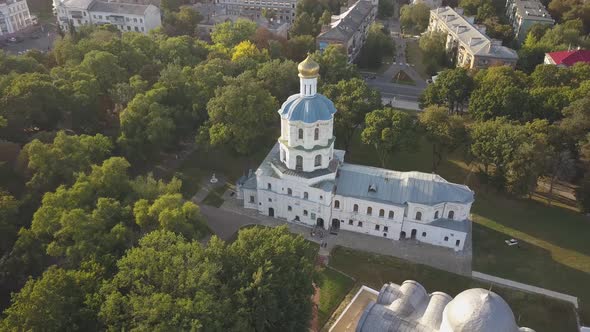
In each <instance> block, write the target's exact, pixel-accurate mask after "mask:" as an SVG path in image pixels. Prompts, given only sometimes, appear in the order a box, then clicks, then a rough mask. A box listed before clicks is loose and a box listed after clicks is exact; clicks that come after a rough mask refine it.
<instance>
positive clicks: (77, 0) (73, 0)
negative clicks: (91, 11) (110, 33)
mask: <svg viewBox="0 0 590 332" xmlns="http://www.w3.org/2000/svg"><path fill="white" fill-rule="evenodd" d="M93 1H94V0H65V1H62V2H61V4H63V5H64V6H65V7H67V8H78V9H88V7H89V6H90V5H91V4H92V2H93Z"/></svg>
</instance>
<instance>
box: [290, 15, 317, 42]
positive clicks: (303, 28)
mask: <svg viewBox="0 0 590 332" xmlns="http://www.w3.org/2000/svg"><path fill="white" fill-rule="evenodd" d="M289 32H290V34H291V35H293V36H304V35H309V36H317V35H318V33H319V32H320V25H319V24H318V22H317V21H316V20H315V19H314V18H313V17H312V16H311V15H309V14H308V13H306V12H304V13H301V15H297V16H296V17H295V20H293V25H292V26H291V29H290V31H289Z"/></svg>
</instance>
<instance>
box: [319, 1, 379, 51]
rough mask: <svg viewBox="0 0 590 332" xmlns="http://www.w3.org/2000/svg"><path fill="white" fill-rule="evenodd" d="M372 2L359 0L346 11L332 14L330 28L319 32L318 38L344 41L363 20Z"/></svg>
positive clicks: (371, 6)
mask: <svg viewBox="0 0 590 332" xmlns="http://www.w3.org/2000/svg"><path fill="white" fill-rule="evenodd" d="M372 9H373V4H372V3H371V2H370V1H367V0H359V1H357V2H356V3H355V4H354V5H352V6H351V7H350V8H348V10H347V11H345V12H344V13H342V14H340V15H334V16H332V23H331V24H330V29H329V30H327V31H325V32H323V33H321V34H320V35H319V36H318V39H330V40H339V41H342V42H346V41H348V40H349V39H350V37H352V36H353V35H354V33H355V32H356V31H357V30H358V29H359V28H360V26H361V25H362V23H363V21H364V20H365V18H366V17H367V15H369V14H370V13H371V10H372Z"/></svg>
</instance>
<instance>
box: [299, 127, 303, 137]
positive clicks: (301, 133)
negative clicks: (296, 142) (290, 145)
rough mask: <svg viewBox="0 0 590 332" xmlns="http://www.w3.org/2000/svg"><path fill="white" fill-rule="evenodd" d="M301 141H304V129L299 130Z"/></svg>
mask: <svg viewBox="0 0 590 332" xmlns="http://www.w3.org/2000/svg"><path fill="white" fill-rule="evenodd" d="M299 139H303V129H299Z"/></svg>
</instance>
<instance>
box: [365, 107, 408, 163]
mask: <svg viewBox="0 0 590 332" xmlns="http://www.w3.org/2000/svg"><path fill="white" fill-rule="evenodd" d="M416 139H417V135H416V125H415V123H414V119H413V118H412V117H411V116H410V115H409V114H407V113H404V112H401V111H397V110H394V109H392V108H386V109H382V110H375V111H372V112H370V113H368V114H367V116H366V118H365V129H364V130H363V132H362V133H361V140H362V142H363V143H364V144H368V145H372V146H373V147H375V149H376V150H377V155H378V156H379V161H380V162H381V166H382V167H385V165H386V162H387V160H388V159H389V158H390V157H391V155H393V154H394V153H396V152H398V151H401V150H410V149H412V148H413V147H415V143H416Z"/></svg>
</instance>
